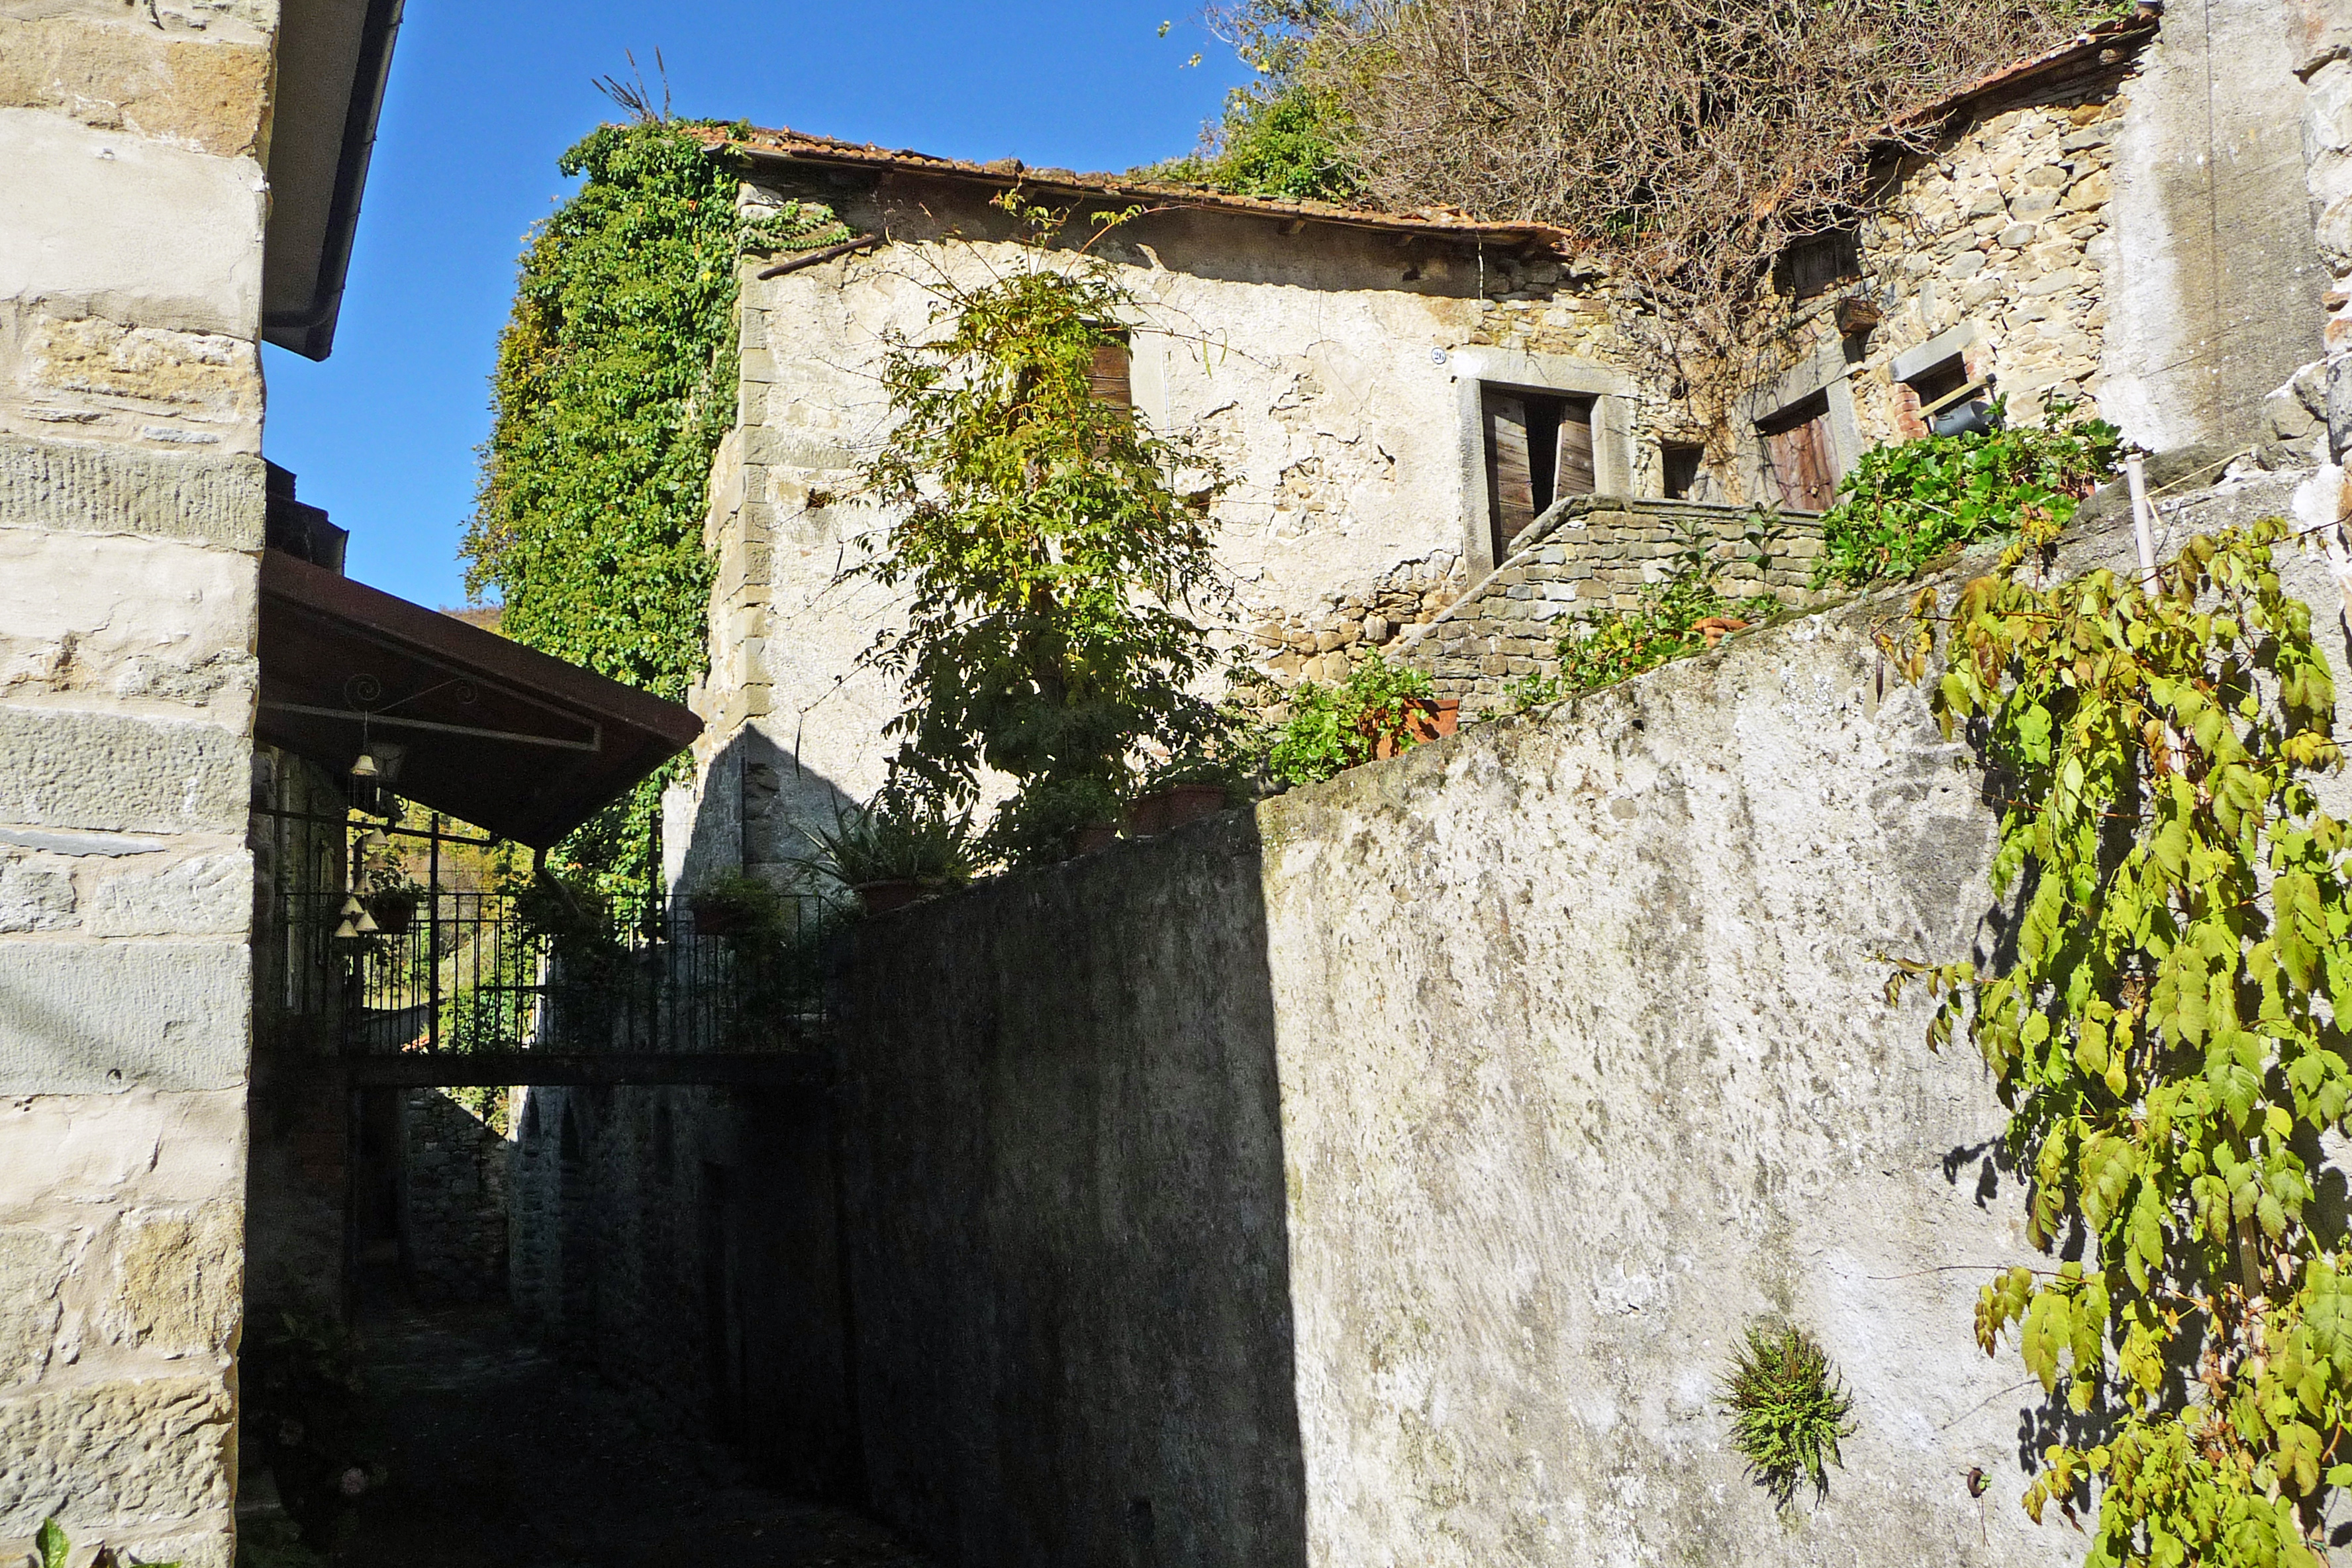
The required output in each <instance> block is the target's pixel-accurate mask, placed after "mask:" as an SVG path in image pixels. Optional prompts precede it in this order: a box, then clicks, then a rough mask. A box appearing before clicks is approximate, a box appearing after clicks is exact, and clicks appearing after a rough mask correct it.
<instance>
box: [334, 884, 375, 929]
mask: <svg viewBox="0 0 2352 1568" xmlns="http://www.w3.org/2000/svg"><path fill="white" fill-rule="evenodd" d="M335 912H336V913H337V914H339V915H341V916H342V917H343V918H344V919H345V920H349V919H351V918H352V916H353V915H363V914H365V913H367V906H366V905H364V904H362V903H361V902H360V896H359V895H358V894H357V893H353V894H352V895H351V896H350V897H348V898H346V899H344V900H343V907H342V908H341V909H340V910H336V911H335ZM335 934H336V935H337V936H341V935H342V932H341V931H337V932H336V933H335Z"/></svg>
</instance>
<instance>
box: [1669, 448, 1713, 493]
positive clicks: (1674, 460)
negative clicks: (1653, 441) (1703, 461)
mask: <svg viewBox="0 0 2352 1568" xmlns="http://www.w3.org/2000/svg"><path fill="white" fill-rule="evenodd" d="M1703 456H1705V450H1704V448H1702V447H1693V446H1689V445H1687V444H1685V443H1683V442H1679V441H1668V442H1666V443H1665V444H1664V445H1663V446H1661V447H1659V448H1658V463H1659V466H1660V468H1663V469H1664V473H1665V493H1666V499H1667V500H1689V499H1690V495H1691V492H1692V491H1693V490H1695V489H1698V465H1699V459H1700V458H1702V457H1703Z"/></svg>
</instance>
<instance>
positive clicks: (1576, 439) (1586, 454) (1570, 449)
mask: <svg viewBox="0 0 2352 1568" xmlns="http://www.w3.org/2000/svg"><path fill="white" fill-rule="evenodd" d="M1552 473H1553V475H1554V476H1555V477H1554V478H1553V480H1552V487H1551V499H1552V500H1560V499H1561V498H1562V497H1564V496H1589V495H1591V493H1592V491H1593V489H1594V486H1595V483H1596V481H1595V480H1594V479H1593V477H1592V405H1591V404H1590V403H1571V404H1570V405H1568V406H1567V408H1566V409H1564V410H1563V411H1562V412H1561V414H1560V416H1559V461H1558V463H1557V464H1555V465H1554V467H1553V468H1552Z"/></svg>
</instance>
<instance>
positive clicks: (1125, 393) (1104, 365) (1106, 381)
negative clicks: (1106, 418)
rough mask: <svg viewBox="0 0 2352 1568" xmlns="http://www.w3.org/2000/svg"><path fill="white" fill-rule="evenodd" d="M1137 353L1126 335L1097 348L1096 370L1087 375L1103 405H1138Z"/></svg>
mask: <svg viewBox="0 0 2352 1568" xmlns="http://www.w3.org/2000/svg"><path fill="white" fill-rule="evenodd" d="M1133 363H1134V353H1133V351H1132V350H1131V349H1129V346H1128V342H1127V334H1126V333H1124V332H1122V333H1120V334H1119V335H1118V339H1117V340H1116V341H1115V342H1107V343H1097V344H1096V345H1095V363H1094V368H1093V369H1091V370H1089V371H1088V372H1087V383H1088V384H1090V385H1092V386H1093V388H1094V394H1095V396H1096V398H1097V400H1098V401H1100V402H1103V403H1113V404H1117V405H1118V406H1119V407H1121V408H1133V407H1134V406H1135V385H1134V382H1133V379H1132V376H1131V374H1130V367H1131V365H1132V364H1133Z"/></svg>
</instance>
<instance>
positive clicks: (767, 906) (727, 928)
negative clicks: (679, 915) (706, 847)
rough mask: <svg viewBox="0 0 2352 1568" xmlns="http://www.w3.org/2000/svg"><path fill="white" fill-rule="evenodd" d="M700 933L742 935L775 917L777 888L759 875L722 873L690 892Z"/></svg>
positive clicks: (690, 909) (691, 908)
mask: <svg viewBox="0 0 2352 1568" xmlns="http://www.w3.org/2000/svg"><path fill="white" fill-rule="evenodd" d="M686 907H687V910H688V912H689V913H690V914H692V916H693V917H694V934H695V935H697V936H721V937H732V936H741V935H743V934H745V933H746V932H748V931H755V930H757V929H759V928H760V927H761V925H763V924H765V923H766V922H768V921H771V920H772V919H773V918H774V916H775V910H776V907H777V900H776V891H775V889H773V888H771V887H769V886H768V884H767V883H765V882H763V881H761V880H760V879H758V878H757V877H745V876H740V875H739V876H733V877H721V878H719V879H718V880H717V881H715V882H712V883H710V884H709V886H707V887H703V888H698V889H695V890H694V891H693V892H692V893H689V894H688V895H687V900H686Z"/></svg>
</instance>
